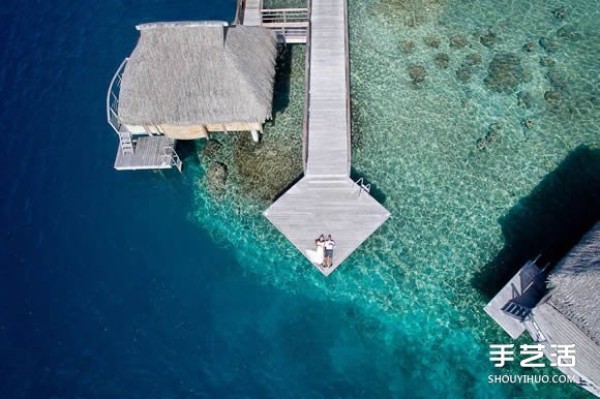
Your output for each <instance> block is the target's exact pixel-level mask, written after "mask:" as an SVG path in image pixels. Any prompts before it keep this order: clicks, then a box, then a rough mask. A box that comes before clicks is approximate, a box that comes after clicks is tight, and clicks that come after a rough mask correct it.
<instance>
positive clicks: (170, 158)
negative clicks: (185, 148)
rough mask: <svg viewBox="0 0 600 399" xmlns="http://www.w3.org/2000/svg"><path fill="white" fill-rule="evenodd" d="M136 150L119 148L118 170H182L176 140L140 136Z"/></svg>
mask: <svg viewBox="0 0 600 399" xmlns="http://www.w3.org/2000/svg"><path fill="white" fill-rule="evenodd" d="M133 145H134V146H135V151H133V152H127V151H123V150H122V148H121V146H119V148H118V150H117V158H116V159H115V169H116V170H143V169H171V168H173V167H176V168H177V169H179V170H180V171H181V161H180V160H179V157H178V156H177V153H176V152H175V140H173V139H170V138H168V137H166V136H145V137H140V138H138V139H137V140H136V141H135V143H134V144H133Z"/></svg>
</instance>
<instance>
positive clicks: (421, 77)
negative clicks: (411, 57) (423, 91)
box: [408, 64, 427, 86]
mask: <svg viewBox="0 0 600 399" xmlns="http://www.w3.org/2000/svg"><path fill="white" fill-rule="evenodd" d="M408 76H410V78H411V80H412V82H413V84H414V85H416V86H419V85H420V84H421V83H423V82H424V81H425V77H426V76H427V71H426V70H425V67H424V66H422V65H417V64H411V65H410V66H409V67H408Z"/></svg>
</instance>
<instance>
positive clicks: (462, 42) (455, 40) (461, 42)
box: [450, 35, 469, 48]
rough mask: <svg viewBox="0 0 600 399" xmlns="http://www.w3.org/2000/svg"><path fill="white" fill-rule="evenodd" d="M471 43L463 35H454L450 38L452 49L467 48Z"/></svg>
mask: <svg viewBox="0 0 600 399" xmlns="http://www.w3.org/2000/svg"><path fill="white" fill-rule="evenodd" d="M467 44H469V42H468V41H467V38H466V37H464V36H463V35H452V36H450V47H451V48H463V47H466V46H467Z"/></svg>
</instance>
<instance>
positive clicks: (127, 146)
mask: <svg viewBox="0 0 600 399" xmlns="http://www.w3.org/2000/svg"><path fill="white" fill-rule="evenodd" d="M119 145H120V146H121V152H122V153H123V154H133V141H132V140H131V133H129V132H128V131H122V132H119Z"/></svg>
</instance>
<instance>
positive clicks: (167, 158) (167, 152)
mask: <svg viewBox="0 0 600 399" xmlns="http://www.w3.org/2000/svg"><path fill="white" fill-rule="evenodd" d="M163 163H165V164H167V163H170V164H171V165H173V166H175V167H176V168H177V170H178V171H179V172H181V169H182V167H183V162H182V161H181V158H179V154H177V151H175V149H174V148H173V147H165V148H163Z"/></svg>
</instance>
